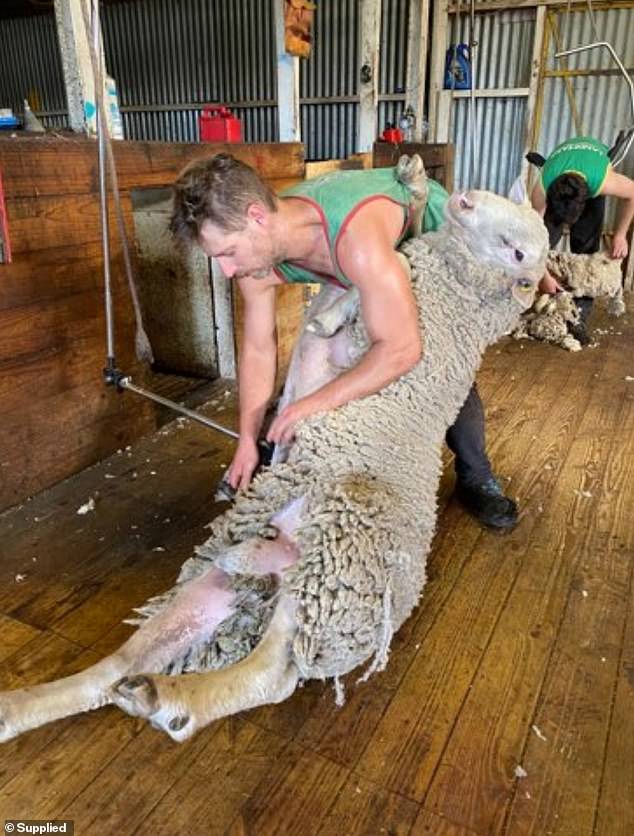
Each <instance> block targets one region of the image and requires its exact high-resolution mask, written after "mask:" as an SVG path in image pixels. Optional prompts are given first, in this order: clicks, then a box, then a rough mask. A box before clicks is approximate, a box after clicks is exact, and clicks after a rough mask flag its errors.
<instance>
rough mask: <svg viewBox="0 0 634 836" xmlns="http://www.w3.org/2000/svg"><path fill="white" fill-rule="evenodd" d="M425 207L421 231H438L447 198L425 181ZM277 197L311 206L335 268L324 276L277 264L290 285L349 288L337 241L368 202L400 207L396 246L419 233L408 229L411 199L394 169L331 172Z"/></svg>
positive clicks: (437, 186)
mask: <svg viewBox="0 0 634 836" xmlns="http://www.w3.org/2000/svg"><path fill="white" fill-rule="evenodd" d="M427 189H428V193H427V206H426V208H425V212H424V215H423V222H422V231H423V232H431V231H433V230H435V229H438V227H439V226H440V224H441V223H442V221H443V219H444V210H445V204H446V202H447V199H448V197H449V195H448V194H447V192H446V191H445V190H444V189H443V187H442V186H441V185H440V184H439V183H436V181H435V180H428V181H427ZM280 197H296V198H299V199H300V200H305V201H306V202H307V203H310V204H311V205H312V206H314V207H315V208H316V209H317V211H318V212H319V215H320V217H321V223H322V225H323V228H324V231H325V233H326V238H327V240H328V246H329V248H330V253H331V256H332V263H333V264H334V266H335V271H336V272H335V275H334V276H328V275H324V274H320V273H315V272H313V271H310V270H305V269H304V268H302V267H298V266H297V265H295V264H291V263H290V262H288V261H287V262H283V263H282V264H278V265H277V266H276V268H275V272H276V273H277V275H278V276H279V277H280V278H281V279H283V280H284V281H285V282H290V283H299V282H301V283H320V284H323V283H326V282H331V283H333V284H338V285H341V286H342V287H350V286H351V284H352V282H350V280H349V279H348V278H346V276H345V275H344V274H343V272H342V271H341V269H340V268H339V264H338V263H337V258H336V254H335V253H336V250H337V241H338V238H339V236H340V235H341V233H342V232H343V231H344V229H345V227H346V225H347V224H348V223H349V222H350V220H351V219H352V217H353V216H354V214H355V213H356V212H357V211H358V210H359V209H360V208H361V206H363V205H365V204H366V203H369V202H370V201H371V200H377V199H379V198H387V199H388V200H391V201H392V202H393V203H397V204H398V205H399V206H402V207H403V228H402V230H401V234H400V236H399V239H398V241H397V243H396V246H398V245H399V244H400V243H401V241H403V240H404V239H405V238H407V237H409V236H411V235H414V234H416V233H418V232H420V230H414V229H412V211H411V204H412V196H411V193H410V191H409V189H408V188H407V186H405V185H403V184H402V183H400V182H399V181H398V180H397V179H396V169H395V168H371V169H364V170H360V171H333V172H331V173H329V174H323V175H322V176H321V177H315V178H314V179H312V180H305V181H303V182H302V183H298V184H297V185H295V186H291V188H289V189H285V190H284V191H283V192H282V193H281V195H280Z"/></svg>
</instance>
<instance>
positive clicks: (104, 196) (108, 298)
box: [92, 0, 114, 368]
mask: <svg viewBox="0 0 634 836" xmlns="http://www.w3.org/2000/svg"><path fill="white" fill-rule="evenodd" d="M92 36H93V43H94V47H95V55H97V61H98V67H99V71H98V72H97V73H95V105H96V111H97V112H96V114H95V116H96V126H97V162H98V167H99V209H100V213H101V244H102V249H103V285H104V300H105V305H106V356H107V363H108V366H109V367H110V368H113V367H114V315H113V308H112V286H111V275H110V230H109V226H108V184H107V182H106V137H105V130H104V126H103V125H102V124H101V107H100V104H101V103H102V101H103V82H104V73H103V64H102V61H101V55H102V52H101V42H100V31H99V0H92Z"/></svg>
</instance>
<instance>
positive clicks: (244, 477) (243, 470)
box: [227, 438, 260, 490]
mask: <svg viewBox="0 0 634 836" xmlns="http://www.w3.org/2000/svg"><path fill="white" fill-rule="evenodd" d="M259 461H260V454H259V452H258V446H257V444H256V442H255V440H254V439H252V438H240V441H239V443H238V449H237V450H236V454H235V456H234V457H233V461H232V462H231V466H230V468H229V474H228V477H227V478H228V482H229V484H230V485H231V487H232V488H234V490H237V489H238V488H241V489H243V490H244V488H246V487H248V485H249V482H250V481H251V477H252V476H253V471H254V470H255V468H256V467H257V466H258V463H259Z"/></svg>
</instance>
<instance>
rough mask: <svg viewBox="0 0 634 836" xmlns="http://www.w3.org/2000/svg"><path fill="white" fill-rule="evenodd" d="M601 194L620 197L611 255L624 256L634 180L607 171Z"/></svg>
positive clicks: (633, 211)
mask: <svg viewBox="0 0 634 836" xmlns="http://www.w3.org/2000/svg"><path fill="white" fill-rule="evenodd" d="M601 194H602V195H609V196H611V197H618V198H620V204H619V213H618V217H617V222H616V229H615V230H614V238H613V239H612V257H613V258H624V257H625V256H626V255H627V253H628V246H627V232H628V230H629V228H630V224H631V223H632V218H634V180H630V178H629V177H625V175H623V174H617V172H616V171H609V172H608V174H607V176H606V178H605V180H604V182H603V186H602V187H601Z"/></svg>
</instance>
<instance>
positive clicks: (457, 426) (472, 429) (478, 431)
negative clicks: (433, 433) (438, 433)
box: [446, 383, 493, 484]
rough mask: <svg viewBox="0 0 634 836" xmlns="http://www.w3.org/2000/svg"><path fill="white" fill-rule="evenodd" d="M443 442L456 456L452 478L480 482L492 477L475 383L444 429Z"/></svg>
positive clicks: (480, 406)
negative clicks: (453, 420) (444, 436)
mask: <svg viewBox="0 0 634 836" xmlns="http://www.w3.org/2000/svg"><path fill="white" fill-rule="evenodd" d="M446 441H447V446H448V447H449V449H450V450H451V452H452V453H453V454H454V455H455V457H456V461H455V468H456V477H457V478H458V479H459V480H460V481H461V482H465V483H468V484H481V483H482V482H486V481H488V480H489V479H492V478H493V471H492V470H491V462H490V461H489V457H488V456H487V452H486V440H485V434H484V408H483V406H482V401H481V400H480V395H479V394H478V389H477V387H476V385H475V383H474V384H473V386H472V387H471V389H470V391H469V394H468V395H467V400H466V401H465V402H464V404H463V405H462V408H461V410H460V412H459V413H458V417H457V418H456V421H455V423H454V424H453V426H451V427H449V429H448V430H447V435H446Z"/></svg>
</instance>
